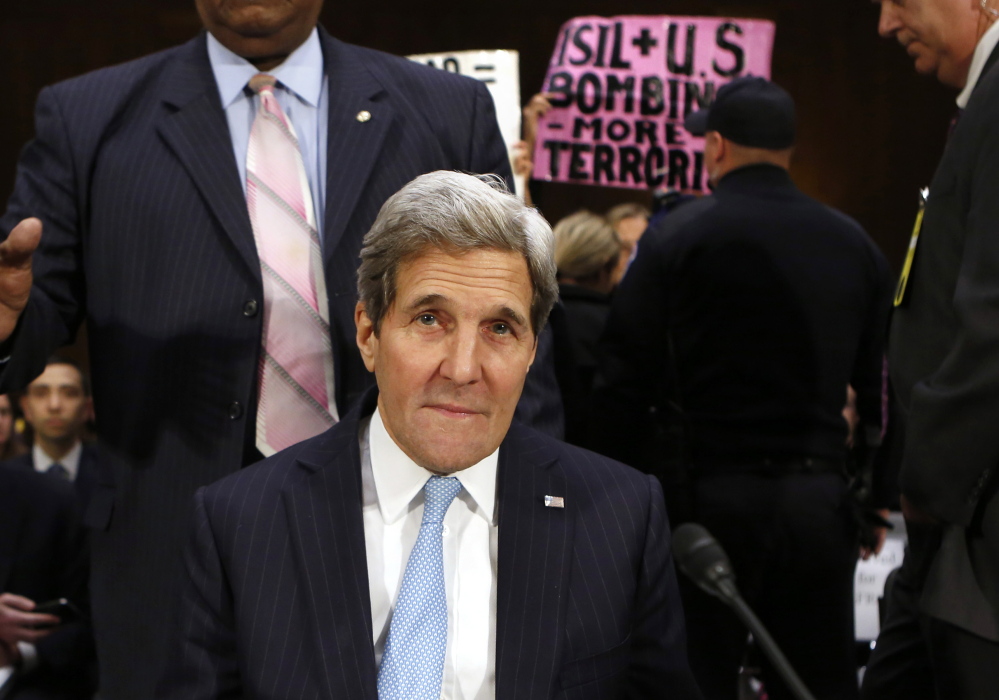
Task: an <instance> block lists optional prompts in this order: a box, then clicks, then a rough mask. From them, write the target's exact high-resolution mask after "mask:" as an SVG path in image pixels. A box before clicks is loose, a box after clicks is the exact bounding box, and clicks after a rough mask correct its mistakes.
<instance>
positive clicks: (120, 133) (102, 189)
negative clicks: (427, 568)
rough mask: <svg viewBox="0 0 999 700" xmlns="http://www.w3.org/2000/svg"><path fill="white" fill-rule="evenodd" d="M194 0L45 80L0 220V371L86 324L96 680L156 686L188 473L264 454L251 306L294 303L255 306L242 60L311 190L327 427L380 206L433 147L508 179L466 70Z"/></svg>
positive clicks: (486, 111) (265, 283) (348, 380)
mask: <svg viewBox="0 0 999 700" xmlns="http://www.w3.org/2000/svg"><path fill="white" fill-rule="evenodd" d="M197 5H198V10H199V12H200V14H201V16H202V18H203V20H204V23H205V25H206V27H207V28H208V30H209V32H208V33H206V34H202V35H201V36H199V37H197V38H196V39H194V40H192V41H191V42H189V43H187V44H185V45H183V46H179V47H176V48H173V49H170V50H168V51H165V52H162V53H158V54H155V55H152V56H148V57H145V58H142V59H139V60H137V61H134V62H131V63H128V64H124V65H121V66H116V67H113V68H109V69H105V70H101V71H97V72H95V73H91V74H88V75H85V76H82V77H80V78H77V79H74V80H70V81H67V82H65V83H62V84H59V85H56V86H54V87H50V88H47V89H45V90H43V91H42V93H41V94H40V95H39V99H38V104H37V117H36V138H35V140H34V141H33V142H32V143H31V144H29V146H28V147H27V148H26V149H25V151H24V154H23V157H22V159H21V162H20V164H19V170H18V173H19V174H18V178H17V181H16V185H15V190H14V193H13V196H12V198H11V200H10V204H9V207H8V210H7V213H6V214H5V215H4V217H3V218H2V219H0V232H2V233H4V234H6V233H7V232H11V233H10V236H9V237H8V238H7V239H6V240H5V242H4V243H3V244H2V245H0V275H2V277H3V280H4V282H3V284H2V285H0V338H8V336H10V337H9V338H8V340H7V342H6V343H5V344H4V345H5V346H6V347H4V348H0V357H4V356H6V355H7V354H8V353H9V355H10V359H9V360H8V361H7V363H6V366H5V368H4V370H3V376H2V385H3V386H4V387H21V386H24V385H26V384H27V383H28V382H29V381H30V380H31V379H32V378H34V376H36V375H37V374H38V373H39V372H40V371H41V370H42V368H43V363H44V358H45V357H47V356H48V354H49V353H50V352H52V351H53V350H54V349H56V348H58V347H60V346H61V345H63V344H65V343H66V342H68V341H69V340H70V339H71V338H72V336H73V334H74V333H75V332H76V329H77V327H78V326H79V325H80V322H81V320H83V319H86V322H87V333H88V339H89V347H90V361H91V376H92V378H93V386H94V401H95V408H96V411H97V414H98V415H99V416H100V424H99V427H98V431H99V438H100V439H99V449H100V452H101V463H102V469H101V472H102V475H103V476H102V477H101V478H102V483H99V484H98V485H97V487H96V488H95V490H94V493H93V497H92V499H91V503H90V508H89V510H88V513H87V522H88V524H89V525H90V526H91V527H92V528H94V530H95V532H94V537H93V548H94V553H93V558H94V561H93V564H94V568H93V586H92V590H93V596H94V612H95V623H96V628H97V634H98V647H99V650H100V653H101V659H102V662H101V672H102V674H103V678H102V694H103V695H104V696H105V697H107V698H109V699H111V700H114V699H116V698H121V699H122V700H134V699H135V698H142V697H148V696H149V695H150V693H151V692H152V686H151V684H152V682H153V681H152V680H151V679H154V678H155V677H156V675H157V673H158V670H159V668H160V667H161V666H162V658H163V655H164V651H165V637H164V632H163V630H164V629H165V627H166V622H167V620H168V619H169V617H170V604H169V601H170V600H171V599H172V592H173V591H174V590H175V589H176V587H177V586H176V584H177V582H178V580H179V578H178V576H179V572H180V549H181V542H182V541H183V540H184V538H185V534H186V533H185V530H184V526H183V523H184V522H185V516H186V514H187V511H188V508H189V504H190V497H191V494H193V493H194V490H195V489H196V488H197V487H198V486H201V485H203V484H206V483H210V482H212V481H214V480H216V479H218V478H220V477H222V476H224V475H226V474H230V473H232V472H234V471H236V470H238V469H239V468H240V467H241V466H243V465H246V464H249V463H252V462H254V461H256V460H257V459H259V458H260V452H259V450H260V449H261V441H260V438H261V432H262V431H261V430H258V418H259V417H261V416H260V413H259V412H258V410H257V406H258V400H260V399H261V392H260V391H258V386H257V377H258V372H260V371H261V370H262V369H263V367H262V363H265V362H267V360H266V359H264V358H265V349H264V348H262V347H261V345H262V342H263V340H264V336H265V335H266V334H265V333H264V325H265V323H270V322H271V321H273V320H274V319H276V318H279V316H278V315H277V312H276V311H275V309H278V308H283V309H284V310H285V311H286V312H288V313H290V314H294V313H296V308H298V309H301V307H295V306H294V305H291V306H290V307H288V306H285V307H281V306H280V305H272V304H270V300H271V299H272V297H270V296H269V294H270V292H271V291H273V285H272V284H270V283H271V282H273V278H272V276H271V275H270V273H268V274H267V275H264V274H263V273H262V264H263V262H262V260H261V257H260V254H259V253H258V241H257V237H258V236H259V235H268V230H269V229H268V227H267V226H261V225H259V223H260V222H259V220H256V219H253V218H252V217H251V213H250V212H249V211H248V205H247V198H246V193H249V191H250V190H249V187H250V185H249V184H248V183H249V181H251V180H253V178H254V177H257V178H258V180H259V176H260V175H261V173H259V172H255V171H253V169H252V167H250V168H248V167H247V165H248V163H249V161H250V160H251V159H250V157H249V152H250V150H251V149H250V142H251V137H252V136H253V128H252V126H251V124H252V123H254V122H256V117H257V116H260V117H261V118H262V119H264V120H265V121H266V120H267V117H266V115H265V114H264V110H263V103H264V100H262V99H261V98H259V97H258V96H257V94H255V93H254V92H253V91H252V90H251V88H250V87H249V82H248V80H249V79H250V78H252V77H253V76H254V75H255V74H256V73H259V72H267V73H270V74H271V75H272V77H273V78H274V79H276V81H277V83H276V84H275V85H273V86H272V87H271V88H269V89H270V90H271V93H272V95H273V97H274V98H275V99H276V101H277V103H278V104H279V105H280V109H281V110H282V111H283V113H284V115H283V117H281V118H279V119H278V122H277V123H281V120H282V119H286V120H287V121H285V122H283V124H284V126H285V130H286V131H287V133H289V134H290V133H294V134H295V136H296V138H294V139H293V143H294V145H295V147H296V148H297V149H298V154H297V156H296V158H297V159H298V162H297V166H295V167H297V168H301V170H299V171H298V174H299V175H300V177H299V179H298V180H297V181H296V186H298V187H299V189H298V194H297V198H298V200H303V199H305V198H307V199H308V201H309V202H310V203H311V206H310V207H308V212H307V213H309V214H311V216H310V217H309V219H310V221H308V222H307V223H308V227H309V233H308V236H309V238H308V239H307V241H306V245H307V246H310V248H309V249H308V254H309V255H310V256H312V257H310V258H309V262H310V263H311V264H310V265H309V269H308V270H304V269H302V270H300V272H301V273H302V276H303V277H305V276H306V275H308V280H309V281H308V282H307V285H311V286H312V291H313V292H315V295H314V297H313V298H312V299H310V301H309V303H310V304H311V305H312V312H310V318H311V319H313V320H315V326H316V327H317V328H319V329H320V330H318V331H314V332H313V333H312V334H311V335H310V336H309V338H308V340H309V341H310V342H313V343H314V345H315V347H317V348H319V349H320V350H319V351H318V352H317V353H316V354H314V355H312V356H311V357H312V359H313V360H314V361H315V362H317V363H319V365H320V371H321V372H323V373H324V376H323V379H324V380H325V381H323V382H322V384H324V387H323V388H324V389H325V392H324V393H323V396H322V397H321V399H322V411H323V415H321V416H320V419H321V420H324V421H326V424H327V425H328V424H329V422H331V421H332V420H334V419H335V417H336V412H339V413H340V414H345V413H346V412H347V411H348V410H349V409H350V407H351V406H353V404H354V403H355V402H356V400H357V399H358V397H359V396H360V395H361V394H362V393H363V391H364V390H365V389H366V388H367V387H368V385H369V384H370V379H369V377H368V375H367V373H366V372H365V371H364V369H363V365H362V363H361V361H360V357H359V355H358V353H357V349H356V346H355V345H354V342H353V309H354V303H355V295H356V291H355V289H354V283H353V280H354V274H355V271H356V267H357V254H358V251H359V249H360V241H361V237H362V235H363V233H364V232H365V231H366V230H367V229H368V227H369V226H370V224H371V222H372V221H373V220H374V218H375V215H376V214H377V212H378V209H379V207H380V206H381V205H382V203H383V202H384V201H385V199H386V198H387V197H388V196H389V195H390V194H391V193H393V192H395V191H396V190H397V189H398V188H399V187H401V186H402V185H403V184H404V183H406V182H408V181H409V180H411V179H412V178H413V177H415V176H416V175H419V174H420V173H424V172H428V171H431V170H435V169H439V168H445V169H458V170H465V171H471V172H498V173H500V174H501V175H503V176H504V177H509V165H508V161H507V155H506V149H505V147H504V145H503V142H502V139H501V137H500V134H499V129H498V127H497V125H496V119H495V114H494V110H493V105H492V101H491V99H490V97H489V94H488V91H487V90H486V88H485V87H484V86H483V85H482V84H480V83H478V82H477V81H473V80H470V79H466V78H462V77H459V76H455V75H449V74H446V73H445V72H443V71H436V70H432V69H429V68H428V67H426V66H421V65H417V64H415V63H412V62H410V61H406V60H403V59H400V58H396V57H392V56H388V55H386V54H383V53H379V52H376V51H371V50H368V49H363V48H360V47H356V46H350V45H348V44H344V43H342V42H340V41H337V40H336V39H334V38H332V37H330V36H329V35H328V34H327V33H326V32H325V31H323V29H322V28H321V27H319V28H317V27H316V19H317V17H318V15H319V11H320V8H321V5H322V1H321V0H294V1H286V0H260V1H258V2H252V3H243V2H239V3H232V2H225V1H224V0H199V1H198V3H197ZM259 87H260V86H257V88H259ZM257 88H254V89H257ZM258 108H259V109H258ZM268 114H269V113H268ZM271 119H272V120H273V117H271ZM270 123H275V122H274V121H271V122H270ZM288 124H291V127H290V128H289V127H288V126H287V125H288ZM251 165H252V164H251ZM303 182H305V183H308V189H307V191H303V189H302V187H301V186H302V183H303ZM255 183H256V184H255V185H254V186H259V181H255ZM303 213H304V209H303ZM297 214H298V212H297V210H296V215H297ZM32 217H38V218H32ZM39 220H40V221H39ZM254 221H256V222H257V223H256V224H255V223H254ZM41 224H44V235H41V232H40V229H41ZM294 224H295V222H294V221H292V222H291V225H292V226H293V225H294ZM12 229H13V231H12ZM39 236H41V243H40V248H39V250H38V252H37V253H36V254H34V256H33V258H32V256H31V251H32V249H33V247H34V246H35V244H36V242H37V241H38V239H39ZM303 266H304V263H303ZM32 278H33V280H34V284H33V286H30V287H29V283H30V282H31V280H32ZM320 287H321V288H322V290H319V288H320ZM320 291H322V294H320V293H319V292H320ZM323 295H324V296H325V300H322V299H321V297H322V296H323ZM327 327H328V330H326V329H327ZM12 333H13V335H11V334H12ZM293 335H294V334H293ZM293 340H295V341H297V340H301V338H300V337H295V338H293ZM324 345H325V348H324ZM268 354H269V353H268ZM533 375H534V373H532V376H533ZM529 384H530V382H529ZM535 386H536V387H537V386H538V385H537V384H535ZM286 395H287V392H286ZM292 395H293V396H294V392H292ZM310 395H311V394H310ZM548 397H554V400H555V401H556V406H557V400H558V398H557V397H558V394H557V388H555V386H554V381H551V382H550V383H549V384H546V385H543V386H540V387H539V389H538V390H537V391H535V392H534V393H533V394H532V398H533V399H535V400H536V401H535V403H534V404H532V405H530V406H528V407H527V409H528V413H529V414H530V415H532V416H533V417H535V418H537V417H539V416H541V417H545V418H547V417H550V416H552V415H554V416H555V417H556V420H557V413H558V412H557V411H554V412H549V413H547V414H545V413H542V412H541V406H542V404H543V403H544V402H545V401H546V400H547V399H548ZM313 399H315V400H317V401H318V398H317V397H313ZM538 399H540V400H538ZM311 400H312V399H305V398H304V397H302V403H303V404H306V403H309V401H311ZM309 405H311V404H309ZM549 405H550V404H549ZM522 407H523V404H522ZM276 413H277V414H278V415H280V414H281V413H282V412H281V411H277V412H276ZM272 415H274V413H272ZM286 422H289V423H290V424H291V426H290V427H291V428H292V429H295V428H297V427H298V426H299V423H298V421H295V420H291V421H286ZM263 447H264V448H267V446H266V445H265V446H263ZM273 447H274V446H273V445H271V446H270V448H267V449H268V451H269V449H273Z"/></svg>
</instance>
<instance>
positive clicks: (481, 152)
mask: <svg viewBox="0 0 999 700" xmlns="http://www.w3.org/2000/svg"><path fill="white" fill-rule="evenodd" d="M472 120H473V123H474V128H473V129H472V142H471V144H470V148H469V154H468V162H469V163H470V164H471V169H472V172H473V173H496V174H497V175H499V176H500V177H502V178H503V179H504V180H506V184H507V187H509V188H510V191H511V192H513V171H512V170H511V168H510V156H509V154H508V153H507V149H506V144H505V143H504V142H503V135H502V134H501V133H500V130H499V123H498V122H497V121H496V106H495V105H494V104H493V98H492V95H490V94H489V89H488V88H487V87H486V86H485V84H484V83H481V82H479V81H476V84H475V102H474V108H473V113H472Z"/></svg>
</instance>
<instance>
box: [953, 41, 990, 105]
mask: <svg viewBox="0 0 999 700" xmlns="http://www.w3.org/2000/svg"><path fill="white" fill-rule="evenodd" d="M996 44H999V22H993V23H992V26H991V27H989V28H988V29H986V30H985V33H984V34H982V38H981V39H979V40H978V44H977V45H976V46H975V53H974V54H972V56H971V68H970V69H969V70H968V82H967V83H965V85H964V89H963V90H961V94H960V95H958V96H957V106H958V107H960V108H961V109H964V108H965V107H966V106H967V105H968V100H970V99H971V93H972V92H974V90H975V85H977V84H978V79H979V78H981V77H982V70H983V69H984V68H985V62H986V61H988V60H989V56H991V55H992V50H993V49H995V47H996Z"/></svg>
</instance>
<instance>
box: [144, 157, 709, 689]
mask: <svg viewBox="0 0 999 700" xmlns="http://www.w3.org/2000/svg"><path fill="white" fill-rule="evenodd" d="M552 248H553V239H552V234H551V229H550V228H549V226H548V225H547V223H546V222H545V221H544V219H542V218H541V217H540V215H538V214H537V213H536V212H534V211H532V210H528V209H526V208H525V207H524V206H523V205H522V204H521V203H520V202H519V201H518V200H517V199H516V198H515V197H513V196H512V195H510V194H508V193H506V192H503V191H501V190H500V189H499V188H496V187H494V186H491V185H490V184H488V183H486V182H484V181H482V180H479V179H477V178H475V177H472V176H469V175H462V174H458V173H449V172H437V173H430V174H428V175H425V176H422V177H420V178H418V179H416V180H414V181H413V182H411V183H410V184H409V185H407V186H406V187H405V188H403V189H402V190H401V191H400V192H399V193H398V194H396V195H395V196H393V197H392V198H391V199H390V200H389V201H388V202H387V203H386V204H385V207H384V208H383V209H382V212H381V214H380V215H379V218H378V219H377V220H376V221H375V224H374V226H373V227H372V229H371V232H370V233H369V234H368V235H367V236H366V237H365V247H364V248H363V250H362V251H361V260H362V262H361V267H360V269H359V271H358V287H359V297H360V301H359V302H358V305H357V311H356V317H355V318H356V324H357V344H358V347H359V348H360V350H361V355H362V356H363V358H364V361H365V364H366V366H367V367H368V369H370V370H371V371H373V372H374V374H375V378H376V381H377V385H378V390H377V393H376V392H375V391H374V390H372V392H371V393H369V394H368V395H366V397H365V398H364V400H363V401H362V403H361V404H360V405H359V406H357V407H355V409H354V410H352V411H351V413H350V414H349V415H348V416H347V417H346V418H345V419H344V420H343V421H342V422H341V423H340V424H338V425H337V426H335V427H334V428H332V429H331V430H330V431H328V432H326V433H324V434H323V435H320V436H318V437H316V438H313V439H311V440H306V441H304V442H302V443H299V444H298V445H295V446H294V447H291V448H289V449H288V450H286V451H284V452H281V453H278V454H277V455H275V456H273V457H271V458H269V459H267V460H266V461H264V462H262V463H260V464H258V465H255V466H254V467H251V468H249V469H246V470H243V471H242V472H240V473H239V474H235V475H232V476H230V477H228V478H226V479H223V480H222V481H220V482H219V483H217V484H214V485H212V486H209V487H206V488H204V489H201V490H199V492H198V493H197V496H196V498H195V526H194V529H193V533H194V535H193V537H192V542H191V545H190V547H189V550H188V554H187V567H188V574H189V579H188V591H187V594H186V596H185V599H184V606H183V613H182V615H181V617H180V620H179V624H178V627H177V629H178V633H177V634H178V640H177V641H178V643H177V645H176V648H175V650H174V655H173V657H172V658H173V661H172V663H171V664H170V665H168V667H167V670H166V672H165V674H164V675H163V677H162V679H161V684H160V693H159V697H161V698H176V699H177V700H180V699H181V698H185V699H186V698H192V697H198V698H221V697H236V696H239V697H245V698H256V697H266V696H270V695H273V694H278V695H282V696H287V697H316V696H320V697H343V698H368V699H370V700H374V699H375V698H376V697H377V698H382V699H383V700H385V699H387V698H393V697H397V698H417V697H419V698H424V697H426V698H440V697H444V698H453V699H458V698H473V697H496V698H500V699H501V700H513V699H517V700H525V699H530V698H556V697H557V698H649V697H658V696H660V695H662V696H664V697H673V698H686V697H697V689H696V686H695V685H694V684H693V681H692V677H691V676H690V672H689V669H688V666H687V659H686V652H685V648H684V647H685V644H684V625H683V613H682V611H681V608H680V603H679V597H678V593H677V584H676V576H675V573H674V570H673V564H672V560H671V556H670V541H669V530H668V526H667V524H666V514H665V512H664V507H663V501H662V493H661V491H660V488H659V485H658V483H657V482H656V481H655V479H653V478H651V477H648V476H643V475H642V474H640V473H638V472H636V471H634V470H632V469H630V468H629V467H625V466H624V465H621V464H618V463H616V462H612V461H610V460H608V459H606V458H603V457H600V456H598V455H596V454H593V453H590V452H586V451H584V450H581V449H579V448H575V447H571V446H569V445H566V444H564V443H561V442H558V441H555V440H553V439H551V438H548V437H546V436H544V435H543V434H541V433H539V432H537V431H534V430H532V429H530V428H527V427H525V426H523V425H520V424H518V423H516V422H514V423H513V424H511V420H512V418H513V412H514V407H515V405H516V403H517V400H518V397H519V396H520V391H521V389H522V387H523V384H524V377H525V376H526V374H527V371H528V369H529V367H530V365H531V363H532V361H533V360H534V358H535V351H536V348H537V333H538V332H539V331H540V330H541V328H542V327H543V325H544V323H545V320H546V318H547V315H548V312H549V310H550V309H551V306H552V304H553V303H554V302H555V299H556V297H557V293H558V291H557V285H556V281H555V269H554V264H553V260H552Z"/></svg>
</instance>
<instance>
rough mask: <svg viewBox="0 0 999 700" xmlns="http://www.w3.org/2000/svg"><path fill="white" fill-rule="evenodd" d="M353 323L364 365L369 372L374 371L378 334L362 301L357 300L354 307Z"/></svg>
mask: <svg viewBox="0 0 999 700" xmlns="http://www.w3.org/2000/svg"><path fill="white" fill-rule="evenodd" d="M354 325H355V326H356V327H357V349H358V350H360V351H361V358H362V359H363V360H364V366H365V367H367V368H368V371H369V372H374V371H375V352H376V351H377V349H378V336H376V335H375V324H374V322H372V320H371V319H370V318H368V313H367V311H366V310H365V308H364V302H363V301H359V302H357V306H355V307H354Z"/></svg>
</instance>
